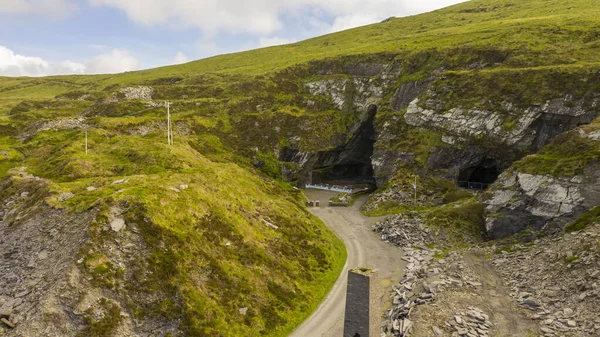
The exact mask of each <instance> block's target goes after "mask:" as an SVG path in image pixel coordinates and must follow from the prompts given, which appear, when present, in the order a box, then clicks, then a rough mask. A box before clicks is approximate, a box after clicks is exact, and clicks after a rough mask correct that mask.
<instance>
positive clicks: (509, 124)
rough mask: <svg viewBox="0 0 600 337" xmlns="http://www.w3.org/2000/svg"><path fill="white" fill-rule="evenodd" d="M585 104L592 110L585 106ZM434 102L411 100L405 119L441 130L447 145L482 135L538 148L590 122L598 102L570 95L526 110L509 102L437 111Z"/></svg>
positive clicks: (509, 143)
mask: <svg viewBox="0 0 600 337" xmlns="http://www.w3.org/2000/svg"><path fill="white" fill-rule="evenodd" d="M584 103H587V104H589V106H590V107H591V108H592V109H590V110H586V109H584V108H583V106H584V105H585V104H584ZM436 104H438V102H436V101H435V100H430V101H427V102H424V104H421V103H420V101H419V99H416V100H414V101H412V102H411V103H410V104H409V106H408V110H407V112H406V114H405V115H404V117H405V120H406V122H407V123H408V124H410V125H412V126H425V125H426V126H427V127H430V128H435V129H443V130H444V132H445V133H446V134H447V135H448V136H447V137H448V138H446V139H447V143H449V144H454V143H455V142H456V139H457V138H458V139H466V138H473V137H481V136H485V137H489V138H491V139H493V140H494V141H495V142H497V143H499V144H504V145H509V146H516V147H517V148H520V149H523V150H537V149H539V148H540V147H542V146H544V145H545V144H547V143H548V142H549V141H550V140H551V139H552V138H554V137H555V136H557V135H559V134H561V133H563V132H565V131H568V130H571V129H573V128H575V127H577V126H578V125H581V124H588V123H590V122H591V121H592V120H593V119H594V118H595V117H596V115H597V114H598V112H597V111H596V109H595V108H596V107H597V106H598V105H599V104H600V98H598V97H595V98H594V99H592V100H591V102H584V101H583V100H578V101H573V98H572V97H571V96H566V97H565V98H564V99H554V100H551V101H547V102H546V103H545V104H543V105H541V106H531V107H530V108H528V109H526V110H525V111H520V110H519V109H518V108H517V107H515V106H514V105H513V104H512V103H510V102H504V103H503V104H502V107H503V110H504V111H488V110H482V109H464V108H453V109H450V110H449V111H438V110H436V109H435V106H436ZM507 116H514V117H513V118H514V119H513V120H507ZM450 137H453V138H450Z"/></svg>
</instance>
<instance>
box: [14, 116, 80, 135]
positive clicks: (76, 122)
mask: <svg viewBox="0 0 600 337" xmlns="http://www.w3.org/2000/svg"><path fill="white" fill-rule="evenodd" d="M87 127H88V124H87V122H86V120H85V118H63V119H55V120H52V121H46V122H36V123H33V124H32V125H31V126H29V127H28V128H27V129H25V130H24V131H23V132H22V133H21V135H20V136H19V138H20V139H21V140H26V139H29V138H31V137H33V136H35V135H36V134H38V133H39V132H42V131H48V130H54V131H58V130H69V129H86V128H87Z"/></svg>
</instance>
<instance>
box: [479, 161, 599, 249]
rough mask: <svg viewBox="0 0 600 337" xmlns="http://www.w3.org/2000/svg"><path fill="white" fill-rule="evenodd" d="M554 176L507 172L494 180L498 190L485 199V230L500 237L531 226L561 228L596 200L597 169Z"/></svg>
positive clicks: (590, 206)
mask: <svg viewBox="0 0 600 337" xmlns="http://www.w3.org/2000/svg"><path fill="white" fill-rule="evenodd" d="M586 173H588V174H585V175H583V176H576V177H565V178H555V177H552V176H550V175H543V176H542V175H531V174H527V173H520V172H511V173H507V174H505V175H503V176H502V177H501V179H500V180H499V181H498V184H499V186H500V188H499V189H497V190H495V191H494V192H493V196H492V198H491V199H490V200H488V201H486V203H487V207H486V214H487V218H486V230H487V233H488V235H489V236H490V237H491V238H493V239H496V238H502V237H506V236H509V235H512V234H515V233H518V232H520V231H522V230H523V229H525V228H527V227H529V226H531V227H533V228H535V229H538V230H540V229H555V230H556V229H562V227H564V226H565V225H567V224H568V223H569V222H571V221H573V220H575V219H577V217H579V216H580V215H581V214H583V213H585V212H586V211H587V210H589V209H591V208H593V207H595V206H597V205H598V204H599V203H600V172H598V171H597V170H592V169H590V170H587V172H586Z"/></svg>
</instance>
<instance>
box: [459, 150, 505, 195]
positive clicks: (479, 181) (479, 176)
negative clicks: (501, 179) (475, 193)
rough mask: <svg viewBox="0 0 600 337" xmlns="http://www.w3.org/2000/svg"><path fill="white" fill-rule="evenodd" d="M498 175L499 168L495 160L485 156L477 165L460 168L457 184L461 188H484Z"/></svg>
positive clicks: (494, 180)
mask: <svg viewBox="0 0 600 337" xmlns="http://www.w3.org/2000/svg"><path fill="white" fill-rule="evenodd" d="M499 175H500V170H499V169H498V166H497V164H496V161H495V160H493V159H491V158H485V159H483V160H482V161H481V162H479V163H478V164H477V165H474V166H470V167H467V168H465V169H462V170H460V173H459V175H458V181H457V184H458V186H459V187H463V188H468V189H474V190H485V189H487V188H488V187H489V186H490V185H491V184H493V183H494V182H496V180H497V179H498V176H499Z"/></svg>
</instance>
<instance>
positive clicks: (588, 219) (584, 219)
mask: <svg viewBox="0 0 600 337" xmlns="http://www.w3.org/2000/svg"><path fill="white" fill-rule="evenodd" d="M599 220H600V206H598V207H596V208H594V209H592V210H591V211H589V212H587V213H585V214H584V215H582V216H580V217H579V218H578V219H577V220H575V221H574V222H573V223H571V224H570V225H568V226H567V227H566V228H565V232H567V233H571V232H576V231H580V230H582V229H585V228H586V227H587V226H589V225H590V224H592V223H594V222H596V221H599Z"/></svg>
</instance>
